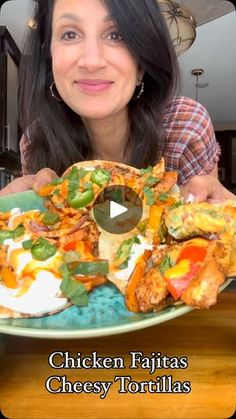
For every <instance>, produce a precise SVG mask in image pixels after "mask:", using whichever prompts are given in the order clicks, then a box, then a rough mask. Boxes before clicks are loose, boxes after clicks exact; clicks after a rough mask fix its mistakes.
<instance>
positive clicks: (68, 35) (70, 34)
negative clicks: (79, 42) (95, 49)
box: [61, 31, 77, 41]
mask: <svg viewBox="0 0 236 419" xmlns="http://www.w3.org/2000/svg"><path fill="white" fill-rule="evenodd" d="M61 39H62V40H63V41H73V40H75V39H77V33H76V32H74V31H66V32H64V33H63V34H62V36H61Z"/></svg>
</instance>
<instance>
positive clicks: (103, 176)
mask: <svg viewBox="0 0 236 419" xmlns="http://www.w3.org/2000/svg"><path fill="white" fill-rule="evenodd" d="M110 179H111V175H110V173H109V172H108V171H107V170H105V169H96V170H94V171H93V172H92V174H91V177H90V180H91V181H92V182H93V183H96V185H98V186H103V185H104V184H105V183H108V182H109V180H110Z"/></svg>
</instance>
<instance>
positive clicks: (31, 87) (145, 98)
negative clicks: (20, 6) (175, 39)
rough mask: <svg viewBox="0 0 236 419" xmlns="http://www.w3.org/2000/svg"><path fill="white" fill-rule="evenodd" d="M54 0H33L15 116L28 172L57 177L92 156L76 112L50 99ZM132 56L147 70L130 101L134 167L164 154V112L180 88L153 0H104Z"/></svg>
mask: <svg viewBox="0 0 236 419" xmlns="http://www.w3.org/2000/svg"><path fill="white" fill-rule="evenodd" d="M54 3H55V0H37V1H36V9H35V16H34V19H35V21H36V22H37V30H32V29H30V30H29V34H28V37H27V39H26V44H25V49H24V55H23V59H22V62H21V68H20V89H19V114H20V124H21V127H22V131H23V132H24V133H25V134H26V135H27V136H28V137H29V139H30V142H29V145H28V148H27V154H26V163H27V172H28V173H35V172H37V171H38V170H39V169H41V168H43V167H50V168H51V169H53V170H55V171H56V172H57V173H58V174H59V175H61V174H62V173H63V171H64V170H65V169H66V168H67V167H68V166H70V165H71V164H73V163H75V162H78V161H82V160H86V159H88V158H89V157H90V156H91V154H92V145H91V139H90V138H89V135H88V133H87V131H86V129H85V126H84V124H83V122H82V120H81V118H80V116H79V115H78V114H76V113H75V112H74V111H73V110H72V109H70V108H69V107H68V106H67V105H66V104H65V103H64V102H57V101H56V100H55V99H53V98H52V97H51V94H50V85H51V83H52V81H53V74H52V64H51V52H50V44H51V22H52V14H53V7H54ZM104 3H105V5H106V7H107V8H108V10H109V12H110V14H111V16H112V17H113V19H114V21H116V23H117V25H118V27H119V31H120V33H121V35H122V37H123V39H124V42H125V43H126V45H127V47H128V48H129V50H130V52H131V54H132V55H133V56H134V57H135V58H136V59H137V61H138V63H139V65H140V67H141V68H142V69H143V70H144V71H145V74H144V77H143V82H144V84H145V89H144V93H143V94H142V96H141V97H140V99H137V100H131V101H130V103H129V104H128V107H129V117H130V138H129V143H130V145H131V150H132V153H131V160H130V162H129V163H130V164H132V165H133V166H136V167H145V166H146V165H148V164H151V165H152V164H154V163H155V162H157V161H158V160H159V158H160V156H161V154H162V152H163V147H164V138H165V135H164V132H163V128H162V123H161V119H162V114H163V112H164V110H165V107H166V105H167V103H168V101H169V100H170V99H171V98H172V97H173V96H174V94H175V93H176V91H177V89H178V86H179V68H178V63H177V58H176V55H175V51H174V47H173V45H172V41H171V39H170V36H169V32H168V29H167V27H166V23H165V20H164V18H163V16H162V13H161V11H160V7H159V5H158V3H157V0H104Z"/></svg>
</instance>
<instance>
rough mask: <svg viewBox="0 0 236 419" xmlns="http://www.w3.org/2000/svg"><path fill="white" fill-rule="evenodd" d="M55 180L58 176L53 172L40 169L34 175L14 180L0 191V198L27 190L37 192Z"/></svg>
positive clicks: (47, 169)
mask: <svg viewBox="0 0 236 419" xmlns="http://www.w3.org/2000/svg"><path fill="white" fill-rule="evenodd" d="M56 178H58V176H57V174H56V173H55V172H54V171H53V170H51V169H49V168H45V169H41V170H40V171H39V172H38V173H36V175H25V176H22V177H19V178H17V179H14V180H13V181H12V182H11V183H9V184H8V185H7V186H6V187H5V188H3V189H1V190H0V197H1V196H5V195H10V194H12V193H17V192H23V191H28V190H29V189H33V190H34V191H35V192H38V190H39V188H40V187H41V186H44V185H47V184H48V183H50V182H52V180H53V179H56Z"/></svg>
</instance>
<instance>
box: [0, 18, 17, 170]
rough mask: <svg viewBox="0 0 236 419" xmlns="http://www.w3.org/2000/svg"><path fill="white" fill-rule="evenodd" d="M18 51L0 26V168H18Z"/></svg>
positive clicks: (6, 31) (4, 28)
mask: <svg viewBox="0 0 236 419" xmlns="http://www.w3.org/2000/svg"><path fill="white" fill-rule="evenodd" d="M20 55H21V54H20V50H19V48H18V47H17V45H16V43H15V41H14V39H13V38H12V36H11V34H10V33H9V31H8V30H7V28H6V27H5V26H0V162H1V164H0V166H4V167H6V168H9V169H12V170H17V168H18V167H19V125H18V106H17V95H18V68H19V63H20Z"/></svg>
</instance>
